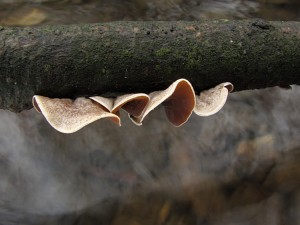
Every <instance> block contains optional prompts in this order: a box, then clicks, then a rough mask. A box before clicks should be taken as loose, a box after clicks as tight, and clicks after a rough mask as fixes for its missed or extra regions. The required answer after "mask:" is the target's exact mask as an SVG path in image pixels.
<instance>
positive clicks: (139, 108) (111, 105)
mask: <svg viewBox="0 0 300 225" xmlns="http://www.w3.org/2000/svg"><path fill="white" fill-rule="evenodd" d="M90 99H92V100H93V101H95V102H97V103H99V104H100V105H102V106H103V107H104V108H106V109H107V111H108V112H111V113H114V114H118V111H119V110H120V109H121V108H122V109H123V110H125V111H126V112H128V114H129V115H132V116H136V117H137V116H140V115H141V114H142V112H143V110H144V109H145V107H146V105H147V104H148V102H149V100H150V98H149V96H148V95H146V94H143V93H138V94H126V95H121V96H118V97H117V98H115V99H113V98H104V97H101V96H93V97H90Z"/></svg>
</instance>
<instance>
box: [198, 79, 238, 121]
mask: <svg viewBox="0 0 300 225" xmlns="http://www.w3.org/2000/svg"><path fill="white" fill-rule="evenodd" d="M232 91H233V85H232V84H231V83H229V82H225V83H221V84H219V85H217V86H216V87H214V88H211V89H209V90H206V91H202V92H201V93H200V95H199V96H196V106H195V109H194V112H195V113H196V114H197V115H198V116H210V115H213V114H215V113H217V112H218V111H219V110H220V109H221V108H222V107H223V106H224V104H225V102H226V100H227V97H228V93H229V92H232Z"/></svg>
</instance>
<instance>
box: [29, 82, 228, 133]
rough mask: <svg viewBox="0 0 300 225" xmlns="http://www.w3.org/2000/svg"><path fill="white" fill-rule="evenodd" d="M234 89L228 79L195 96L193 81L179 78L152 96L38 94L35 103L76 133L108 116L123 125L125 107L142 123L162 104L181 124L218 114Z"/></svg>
mask: <svg viewBox="0 0 300 225" xmlns="http://www.w3.org/2000/svg"><path fill="white" fill-rule="evenodd" d="M232 90H233V85H232V84H231V83H229V82H225V83H222V84H219V85H217V86H216V87H214V88H211V89H209V90H206V91H202V92H201V93H200V95H199V96H195V92H194V88H193V86H192V85H191V83H190V82H189V81H188V80H186V79H179V80H176V81H175V82H174V83H172V84H171V85H170V86H169V87H168V88H167V89H166V90H162V91H155V92H152V93H150V94H149V95H147V94H144V93H137V94H125V95H122V96H119V97H117V98H104V97H101V96H92V97H89V99H88V98H83V97H80V98H77V99H75V100H71V99H65V98H64V99H58V98H54V99H51V98H48V97H43V96H39V95H34V96H33V99H32V103H33V106H34V108H35V109H36V110H37V111H38V112H40V113H42V114H43V115H44V116H45V118H46V120H47V121H48V122H49V123H50V125H51V126H52V127H54V128H55V129H56V130H58V131H60V132H62V133H73V132H75V131H78V130H79V129H81V128H83V127H84V126H86V125H88V124H90V123H92V122H94V121H96V120H99V119H102V118H108V119H110V120H112V121H113V122H115V123H116V124H118V125H119V126H121V120H120V113H119V110H120V109H123V110H125V111H126V112H127V113H128V114H129V117H130V119H131V120H132V122H134V123H135V124H136V125H142V122H143V120H144V119H145V117H146V116H147V115H148V114H149V113H150V112H151V111H152V110H154V109H155V108H156V107H157V106H158V105H160V104H162V105H163V106H164V108H165V112H166V115H167V118H168V120H169V121H170V122H171V123H172V124H173V125H174V126H176V127H179V126H181V125H182V124H184V123H185V122H186V121H187V120H188V119H189V118H190V116H191V114H192V113H193V111H194V112H195V114H197V115H199V116H209V115H212V114H215V113H217V112H218V111H219V110H220V109H221V108H222V107H223V106H224V104H225V102H226V99H227V96H228V93H229V92H231V91H232Z"/></svg>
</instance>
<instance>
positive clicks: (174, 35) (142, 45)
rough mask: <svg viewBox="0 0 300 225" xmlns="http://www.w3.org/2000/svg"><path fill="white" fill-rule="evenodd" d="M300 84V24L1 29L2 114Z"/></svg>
mask: <svg viewBox="0 0 300 225" xmlns="http://www.w3.org/2000/svg"><path fill="white" fill-rule="evenodd" d="M179 78H186V79H188V80H189V81H190V82H191V83H192V84H193V86H194V88H195V91H196V92H199V91H201V90H204V89H208V88H210V87H212V86H215V85H217V84H219V83H222V82H225V81H229V82H231V83H233V84H234V86H235V90H236V91H241V90H247V89H255V88H266V87H272V86H276V85H281V86H286V85H291V84H300V22H268V21H263V20H236V21H229V20H212V21H193V22H183V21H179V22H111V23H102V24H80V25H69V26H67V25H64V26H42V27H26V28H12V27H0V82H1V88H0V108H2V109H9V110H11V111H14V112H19V111H21V110H24V109H29V108H31V107H32V104H31V98H32V96H33V95H34V94H39V95H44V96H48V97H59V98H62V97H68V98H74V97H78V96H90V95H96V94H97V95H103V96H106V97H108V96H111V97H112V96H116V95H118V94H121V93H134V92H145V93H149V92H151V91H155V90H160V89H164V88H166V87H168V86H169V85H170V84H171V83H172V82H173V81H175V80H177V79H179Z"/></svg>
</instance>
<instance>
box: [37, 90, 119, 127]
mask: <svg viewBox="0 0 300 225" xmlns="http://www.w3.org/2000/svg"><path fill="white" fill-rule="evenodd" d="M32 102H33V106H34V108H35V109H36V110H37V111H38V112H41V113H42V114H43V115H44V116H45V118H46V120H47V121H48V122H49V123H50V125H51V126H52V127H53V128H55V129H56V130H58V131H60V132H62V133H73V132H75V131H78V130H80V129H81V128H83V127H84V126H86V125H88V124H90V123H92V122H94V121H96V120H99V119H102V118H109V119H111V120H112V121H113V122H115V123H116V124H118V125H120V118H119V117H118V116H117V115H115V114H112V113H109V112H106V111H105V110H103V108H102V107H101V106H100V105H99V104H98V103H95V102H93V101H92V100H90V99H87V98H77V99H76V100H75V101H73V100H71V99H58V98H54V99H51V98H47V97H43V96H39V95H35V96H33V99H32Z"/></svg>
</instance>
